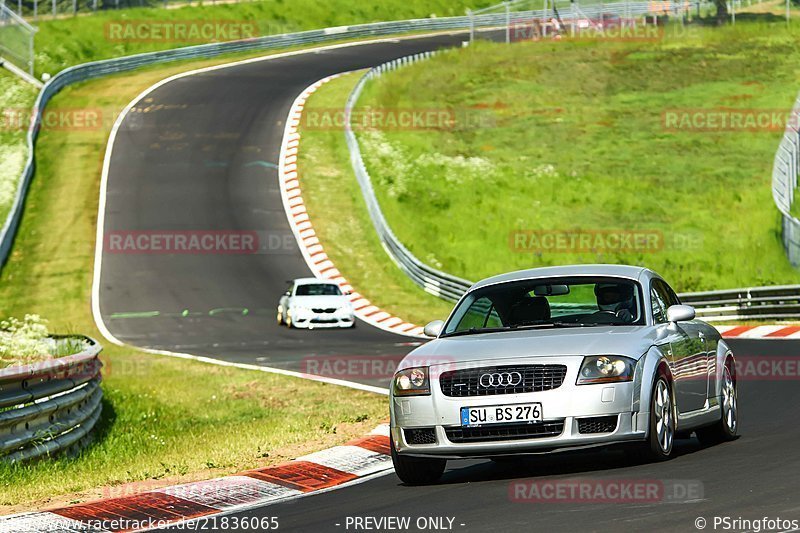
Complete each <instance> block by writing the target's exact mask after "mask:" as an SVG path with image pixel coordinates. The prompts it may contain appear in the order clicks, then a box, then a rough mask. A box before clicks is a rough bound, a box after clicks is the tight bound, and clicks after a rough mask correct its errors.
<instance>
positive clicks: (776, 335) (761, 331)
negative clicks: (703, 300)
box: [715, 324, 800, 340]
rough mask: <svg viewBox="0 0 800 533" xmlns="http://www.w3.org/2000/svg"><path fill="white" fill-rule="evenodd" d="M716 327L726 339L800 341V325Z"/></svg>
mask: <svg viewBox="0 0 800 533" xmlns="http://www.w3.org/2000/svg"><path fill="white" fill-rule="evenodd" d="M715 327H716V328H717V331H719V332H720V334H722V337H723V338H726V339H766V340H769V339H790V340H791V339H800V325H787V324H783V325H771V326H715Z"/></svg>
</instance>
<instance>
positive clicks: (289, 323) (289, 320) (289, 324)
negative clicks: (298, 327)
mask: <svg viewBox="0 0 800 533" xmlns="http://www.w3.org/2000/svg"><path fill="white" fill-rule="evenodd" d="M285 322H286V327H287V328H289V329H292V328H294V322H292V316H291V315H289V314H287V315H286V320H285Z"/></svg>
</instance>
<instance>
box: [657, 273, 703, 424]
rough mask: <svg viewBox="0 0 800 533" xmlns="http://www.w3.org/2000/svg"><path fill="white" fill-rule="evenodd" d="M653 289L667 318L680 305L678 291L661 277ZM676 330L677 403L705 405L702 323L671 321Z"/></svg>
mask: <svg viewBox="0 0 800 533" xmlns="http://www.w3.org/2000/svg"><path fill="white" fill-rule="evenodd" d="M652 293H653V295H654V297H655V298H656V299H657V301H658V304H659V306H660V307H661V308H662V310H663V320H664V321H665V322H666V314H667V309H669V307H670V306H673V305H678V304H679V303H680V300H678V297H677V296H676V295H675V292H674V291H673V290H672V289H671V288H670V287H669V285H667V284H666V283H665V282H664V281H662V280H660V279H656V280H653V283H652ZM668 328H669V329H670V330H671V331H672V332H673V333H674V335H673V337H672V338H673V339H674V340H672V341H671V342H670V344H671V348H672V355H671V356H670V357H671V362H672V365H671V368H672V376H673V378H674V380H675V382H674V384H675V403H676V405H677V408H678V412H679V413H688V412H691V411H696V410H698V409H702V408H703V407H704V406H705V403H706V397H707V393H708V361H707V357H708V356H707V350H706V348H705V344H706V343H705V341H704V337H705V334H704V333H702V327H701V324H700V323H699V322H698V321H695V320H691V321H686V322H679V323H676V324H670V325H668Z"/></svg>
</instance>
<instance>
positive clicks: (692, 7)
mask: <svg viewBox="0 0 800 533" xmlns="http://www.w3.org/2000/svg"><path fill="white" fill-rule="evenodd" d="M748 1H751V0H748ZM704 5H710V2H707V1H706V0H625V1H623V2H607V1H604V0H512V1H507V2H501V3H499V4H496V5H493V6H489V7H486V8H483V9H479V10H476V11H468V12H467V16H468V17H470V30H471V31H470V40H474V39H479V38H481V36H482V35H485V32H481V31H480V30H481V29H482V28H486V27H494V28H503V29H505V32H506V41H507V42H512V41H520V40H535V39H540V38H548V37H558V36H561V35H568V36H572V37H574V36H576V35H589V36H602V35H604V34H606V35H612V36H614V37H617V38H625V37H626V36H635V33H632V32H636V31H637V27H639V28H641V27H642V26H648V24H649V25H650V27H651V28H652V27H655V26H657V25H658V18H659V17H667V18H670V19H672V20H677V21H679V22H680V23H681V24H682V23H685V22H687V21H688V20H690V19H691V18H692V17H694V16H699V15H700V13H701V7H703V6H704Z"/></svg>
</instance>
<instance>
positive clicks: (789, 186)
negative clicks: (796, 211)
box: [772, 97, 800, 266]
mask: <svg viewBox="0 0 800 533" xmlns="http://www.w3.org/2000/svg"><path fill="white" fill-rule="evenodd" d="M798 113H800V97H798V98H797V100H796V101H795V104H794V107H793V108H792V113H791V115H789V117H790V118H789V121H788V124H787V125H786V130H784V133H783V138H782V139H781V142H780V144H779V145H778V151H777V152H776V153H775V162H774V165H773V167H772V198H773V199H774V200H775V205H776V206H777V207H778V211H780V212H781V238H782V240H783V248H784V250H785V251H786V256H787V257H788V258H789V262H790V263H792V265H793V266H800V220H798V219H797V217H795V216H794V215H792V204H793V203H794V192H795V190H796V189H797V174H798V169H800V126H799V125H798V123H797V117H798Z"/></svg>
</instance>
